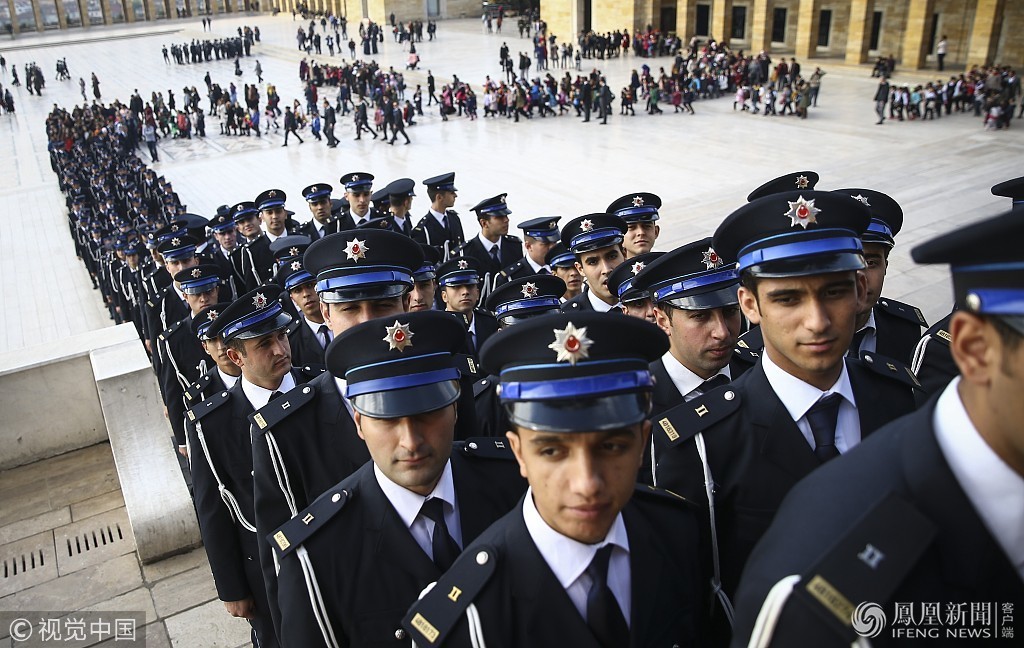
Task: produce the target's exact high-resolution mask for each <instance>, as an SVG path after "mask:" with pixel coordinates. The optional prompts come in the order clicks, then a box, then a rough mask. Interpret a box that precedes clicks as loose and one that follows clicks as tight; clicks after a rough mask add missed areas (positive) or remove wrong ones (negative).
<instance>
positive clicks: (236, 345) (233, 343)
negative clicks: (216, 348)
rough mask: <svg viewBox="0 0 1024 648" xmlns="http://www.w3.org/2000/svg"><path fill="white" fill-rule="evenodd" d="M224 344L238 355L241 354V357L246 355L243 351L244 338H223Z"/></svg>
mask: <svg viewBox="0 0 1024 648" xmlns="http://www.w3.org/2000/svg"><path fill="white" fill-rule="evenodd" d="M224 346H226V347H227V348H229V349H234V350H235V351H237V352H238V355H240V356H242V357H243V358H244V357H246V356H247V355H248V354H247V353H246V352H245V340H242V339H239V338H231V339H230V340H224Z"/></svg>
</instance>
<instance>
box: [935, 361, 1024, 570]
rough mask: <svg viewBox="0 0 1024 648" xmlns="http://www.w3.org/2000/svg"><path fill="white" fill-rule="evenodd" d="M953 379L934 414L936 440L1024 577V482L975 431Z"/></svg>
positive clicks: (940, 397) (998, 540) (958, 480)
mask: <svg viewBox="0 0 1024 648" xmlns="http://www.w3.org/2000/svg"><path fill="white" fill-rule="evenodd" d="M959 384H960V376H957V377H956V378H954V379H953V380H952V381H951V382H950V383H949V385H948V386H947V387H946V389H945V391H943V392H942V395H941V396H939V400H938V402H937V403H936V404H935V412H934V414H932V426H933V427H934V428H935V440H936V441H937V442H938V444H939V449H940V450H941V451H942V455H943V456H944V457H945V458H946V463H948V464H949V469H950V470H951V471H952V472H953V476H954V477H956V480H957V482H959V483H960V487H961V488H962V489H963V491H964V493H965V494H966V495H967V499H969V500H970V501H971V504H972V505H973V506H974V510H975V511H977V512H978V517H980V518H981V521H982V522H984V523H985V527H986V528H987V529H988V530H989V532H990V533H992V535H993V536H994V537H995V539H996V542H998V543H999V546H1000V547H1002V548H1003V552H1004V553H1006V555H1007V557H1009V559H1010V562H1011V563H1013V565H1014V566H1015V567H1016V568H1017V573H1018V574H1020V576H1021V578H1024V477H1021V476H1020V475H1018V474H1017V473H1016V472H1014V471H1013V469H1012V468H1010V466H1008V465H1007V464H1006V462H1004V461H1003V460H1002V459H1001V458H1000V457H999V455H997V454H996V453H995V451H994V450H993V449H992V448H991V446H989V445H988V443H986V441H985V439H984V438H982V436H981V434H980V433H979V432H978V428H976V427H975V426H974V423H973V422H972V421H971V418H970V416H969V415H968V414H967V410H966V409H965V408H964V404H963V401H961V400H960V393H959V391H958V389H957V387H958V385H959Z"/></svg>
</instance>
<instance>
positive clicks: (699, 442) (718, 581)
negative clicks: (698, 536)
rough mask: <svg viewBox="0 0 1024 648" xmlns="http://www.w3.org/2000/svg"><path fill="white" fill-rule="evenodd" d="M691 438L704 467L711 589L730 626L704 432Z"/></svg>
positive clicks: (712, 483) (730, 614) (731, 619)
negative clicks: (723, 586) (708, 522)
mask: <svg viewBox="0 0 1024 648" xmlns="http://www.w3.org/2000/svg"><path fill="white" fill-rule="evenodd" d="M693 440H694V443H695V444H696V446H697V454H699V455H700V463H701V467H702V468H703V469H704V492H705V494H706V495H707V498H708V518H709V519H710V522H711V566H712V568H713V570H714V573H713V575H712V577H711V589H712V591H713V592H714V593H715V596H717V597H718V599H719V600H720V601H721V602H722V609H724V610H725V618H726V620H727V621H728V622H729V627H732V622H733V609H732V601H730V600H729V595H728V594H726V593H725V590H723V589H722V575H721V569H720V568H719V563H718V529H717V528H716V527H715V494H714V485H715V482H714V480H713V479H712V477H711V466H710V465H709V464H708V453H707V447H706V446H705V445H704V433H703V432H698V433H697V434H696V436H694V437H693Z"/></svg>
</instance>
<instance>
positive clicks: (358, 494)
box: [270, 241, 525, 646]
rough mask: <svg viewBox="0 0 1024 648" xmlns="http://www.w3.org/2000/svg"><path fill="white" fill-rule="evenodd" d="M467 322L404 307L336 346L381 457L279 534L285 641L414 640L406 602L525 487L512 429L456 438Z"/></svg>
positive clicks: (356, 413) (337, 368) (340, 371)
mask: <svg viewBox="0 0 1024 648" xmlns="http://www.w3.org/2000/svg"><path fill="white" fill-rule="evenodd" d="M410 242H411V241H410ZM464 334H465V332H464V330H463V328H462V326H461V324H459V323H458V321H456V320H454V319H453V318H451V317H449V316H447V315H445V314H444V313H438V312H433V311H427V312H422V313H406V314H400V315H397V316H392V317H384V318H380V319H375V320H371V321H369V322H365V323H363V324H359V325H357V326H355V327H353V328H351V329H349V330H347V331H345V332H344V333H341V334H340V335H338V337H337V338H336V339H335V341H334V342H333V343H332V344H331V346H330V347H329V349H328V352H327V364H328V367H329V369H330V372H331V373H332V374H333V375H334V376H336V377H337V378H338V379H339V380H344V381H345V388H346V396H347V398H348V399H349V402H350V403H351V407H352V408H353V417H354V419H355V426H356V429H357V430H358V434H359V438H361V439H363V440H365V443H366V447H367V448H368V450H369V454H370V456H371V457H372V459H373V460H372V461H371V462H367V463H366V464H365V465H364V466H362V467H361V468H360V469H359V470H357V471H356V472H355V473H354V474H352V475H350V476H349V477H347V478H346V479H344V480H342V481H341V482H340V483H338V484H336V485H334V486H332V487H331V488H329V489H328V490H327V491H326V492H325V493H324V494H323V495H322V496H321V497H320V498H318V499H317V500H316V501H315V502H313V503H312V505H310V506H308V507H307V508H305V509H304V510H300V511H299V512H298V514H297V515H296V516H295V517H294V518H293V519H292V520H290V521H288V522H287V523H286V524H284V525H283V526H281V527H280V528H279V529H276V530H275V531H274V532H273V533H272V535H271V537H270V541H271V542H272V543H273V545H274V552H275V558H276V561H277V562H278V564H280V572H279V573H278V583H279V585H278V601H279V604H280V607H281V638H282V642H283V643H285V644H287V645H292V646H313V645H328V646H342V645H345V646H366V645H381V646H383V645H394V646H402V645H406V644H407V642H406V641H405V637H406V635H405V631H403V630H402V628H401V626H400V622H401V618H402V615H403V614H404V612H405V610H406V609H407V608H408V606H409V605H410V604H411V603H413V602H414V601H415V600H416V597H417V596H418V595H419V593H420V591H422V589H423V588H424V587H426V586H427V585H428V584H429V583H430V582H432V581H434V580H436V579H437V578H438V577H439V576H440V575H441V574H442V573H443V572H444V570H446V569H448V568H449V567H450V566H451V564H452V563H453V561H454V560H455V558H456V557H457V556H458V554H459V552H460V551H461V548H462V547H464V546H466V545H468V544H469V543H471V542H472V541H473V540H474V539H475V538H476V536H477V535H479V534H480V533H481V532H482V531H483V530H484V529H486V528H487V527H488V526H489V525H490V524H491V523H492V522H494V521H495V520H497V519H498V518H500V517H501V516H502V515H504V514H505V513H507V512H508V511H509V510H511V509H512V507H513V506H515V502H516V500H517V499H519V497H521V495H522V493H523V491H524V490H525V483H524V482H523V480H522V479H521V478H520V477H519V475H518V474H517V471H516V469H515V464H514V463H513V462H512V461H511V460H510V459H511V456H510V453H509V452H508V450H507V448H505V447H504V443H503V442H501V441H498V442H497V443H495V442H494V441H492V440H489V439H480V440H474V441H471V442H469V443H464V444H463V443H458V444H454V445H453V438H454V434H455V419H456V401H457V400H458V398H459V370H458V368H457V367H456V361H455V358H454V357H453V354H454V353H455V352H457V351H458V349H459V348H460V347H461V346H462V343H463V336H464ZM293 406H294V404H293ZM272 409H273V405H272ZM492 457H493V458H492Z"/></svg>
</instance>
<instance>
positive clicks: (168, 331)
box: [160, 317, 188, 340]
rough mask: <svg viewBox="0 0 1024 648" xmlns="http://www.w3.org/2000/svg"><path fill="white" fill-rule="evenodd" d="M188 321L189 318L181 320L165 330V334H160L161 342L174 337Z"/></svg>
mask: <svg viewBox="0 0 1024 648" xmlns="http://www.w3.org/2000/svg"><path fill="white" fill-rule="evenodd" d="M186 320H188V318H187V317H186V318H185V319H180V320H178V321H177V322H175V323H174V324H171V325H170V326H168V327H167V328H165V329H164V332H163V333H161V334H160V339H161V340H166V339H168V338H170V337H171V336H172V335H174V334H175V333H177V332H178V330H179V329H180V328H181V325H182V324H184V323H185V321H186Z"/></svg>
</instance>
